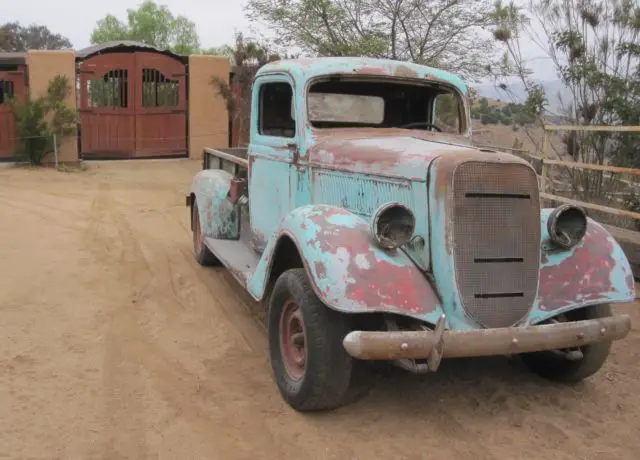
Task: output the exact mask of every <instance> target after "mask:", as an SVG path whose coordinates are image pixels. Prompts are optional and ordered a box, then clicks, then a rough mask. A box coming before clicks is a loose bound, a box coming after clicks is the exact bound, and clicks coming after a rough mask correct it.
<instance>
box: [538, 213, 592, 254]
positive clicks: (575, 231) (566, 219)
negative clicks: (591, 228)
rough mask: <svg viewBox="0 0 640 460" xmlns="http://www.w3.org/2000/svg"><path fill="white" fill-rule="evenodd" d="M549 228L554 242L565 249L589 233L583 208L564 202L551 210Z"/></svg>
mask: <svg viewBox="0 0 640 460" xmlns="http://www.w3.org/2000/svg"><path fill="white" fill-rule="evenodd" d="M547 230H548V231H549V237H550V238H551V242H552V243H554V244H555V245H557V246H559V247H561V248H563V249H571V248H572V247H574V246H575V245H577V244H578V243H580V241H582V239H583V238H584V235H585V234H586V233H587V215H586V214H585V212H584V210H582V208H579V207H577V206H573V205H570V204H563V205H562V206H558V207H557V208H556V209H554V210H553V211H551V215H549V220H548V221H547Z"/></svg>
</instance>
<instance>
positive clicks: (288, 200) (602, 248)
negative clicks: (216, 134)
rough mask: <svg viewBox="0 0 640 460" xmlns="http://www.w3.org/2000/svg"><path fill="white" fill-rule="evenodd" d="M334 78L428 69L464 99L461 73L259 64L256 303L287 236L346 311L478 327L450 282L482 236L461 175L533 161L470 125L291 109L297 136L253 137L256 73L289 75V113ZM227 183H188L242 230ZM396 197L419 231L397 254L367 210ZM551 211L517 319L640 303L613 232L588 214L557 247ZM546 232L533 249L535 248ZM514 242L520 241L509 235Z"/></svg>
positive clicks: (504, 184)
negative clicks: (423, 125) (380, 123)
mask: <svg viewBox="0 0 640 460" xmlns="http://www.w3.org/2000/svg"><path fill="white" fill-rule="evenodd" d="M331 74H366V75H374V76H389V77H397V78H412V79H415V78H420V79H425V80H430V81H438V82H446V83H447V84H450V85H453V86H454V87H455V88H457V89H458V90H459V91H460V93H461V94H463V95H468V88H467V86H466V85H464V83H462V81H461V80H459V79H458V78H457V77H455V76H453V75H451V74H449V73H447V72H443V71H440V70H437V69H432V68H428V67H424V66H418V65H415V64H409V63H398V62H393V61H380V60H375V59H367V58H326V59H302V60H294V61H283V62H279V63H271V64H268V65H266V66H264V67H262V68H261V69H260V71H259V72H258V75H257V77H256V78H257V84H256V85H255V86H254V95H253V97H254V102H253V108H252V110H253V113H252V121H251V136H252V138H251V146H250V148H249V156H248V164H249V169H250V174H249V176H250V179H249V195H250V213H251V235H250V237H251V238H250V240H251V242H250V244H251V246H252V247H253V248H254V249H255V250H256V251H257V252H258V253H261V257H260V260H259V262H258V263H257V267H256V269H255V271H254V272H253V273H252V274H251V275H249V277H248V278H247V284H246V287H247V290H248V291H249V292H250V293H251V294H252V295H253V296H254V297H255V298H256V299H262V297H263V295H264V294H265V290H266V286H267V282H268V280H269V274H270V270H271V268H272V266H273V263H274V260H273V257H274V254H275V250H276V248H277V247H278V246H277V245H278V242H279V241H280V240H281V239H282V238H290V239H291V240H292V241H293V243H294V244H295V245H296V247H297V249H298V251H299V253H300V255H301V257H302V259H303V263H304V265H305V268H306V270H307V273H308V274H309V277H310V280H311V282H312V285H313V288H314V291H315V293H316V294H317V295H318V297H319V298H320V299H321V300H322V301H323V302H324V303H326V304H327V305H328V306H329V307H331V308H334V309H336V310H338V311H342V312H348V313H371V312H388V313H397V314H401V315H406V316H410V317H413V318H417V319H420V320H423V321H426V322H428V323H431V324H435V323H436V321H437V320H438V318H439V317H440V315H441V314H442V313H445V314H446V315H447V327H448V328H449V329H459V330H470V329H479V328H482V327H483V326H482V325H481V324H480V323H479V320H476V319H474V316H473V315H470V314H469V312H468V311H467V310H465V305H464V302H463V300H462V299H463V296H462V294H461V290H460V288H459V285H458V282H459V280H458V279H457V278H456V277H457V276H458V273H457V272H456V257H455V256H456V254H455V251H456V246H455V245H456V244H457V245H464V244H467V245H471V244H472V243H474V240H473V232H470V233H469V235H468V238H467V237H466V236H465V235H466V234H465V235H463V236H465V238H467V239H465V238H458V239H456V238H454V236H455V235H454V233H453V232H454V224H455V222H454V217H452V216H453V211H454V209H456V208H455V207H456V203H454V202H453V198H452V193H453V187H454V176H455V171H456V168H458V167H459V166H460V165H461V164H463V163H465V162H476V163H479V164H489V163H490V164H492V165H496V164H498V165H500V164H504V165H514V164H516V165H524V166H526V167H529V166H528V163H527V162H526V161H524V160H522V159H520V158H518V157H516V156H514V155H510V154H507V153H499V152H486V151H480V150H478V149H476V148H474V147H473V146H472V145H471V139H470V134H471V131H470V130H469V132H468V133H466V134H463V135H451V134H445V133H435V132H428V131H419V130H416V131H407V130H406V129H398V128H340V129H337V128H333V129H315V128H311V127H310V126H308V125H305V124H304V123H301V122H300V119H297V120H296V121H297V123H296V136H295V137H293V138H277V137H272V136H264V135H261V134H259V133H258V131H257V126H256V125H257V123H256V120H257V115H258V109H257V107H258V103H257V102H258V99H257V98H258V92H257V91H256V90H255V88H258V87H259V84H260V81H261V80H260V79H262V81H288V82H290V83H291V84H292V86H293V88H294V109H295V112H296V113H298V114H300V113H304V111H305V97H304V94H305V90H306V85H307V84H308V82H309V80H310V79H312V78H315V77H317V76H325V75H331ZM467 109H468V107H467ZM467 116H468V113H467ZM496 177H498V179H496V181H495V182H492V183H487V184H485V183H484V182H478V183H477V184H476V185H477V187H478V188H479V190H478V191H479V192H482V191H483V190H485V188H486V190H489V191H491V190H494V191H495V190H499V191H501V192H505V193H506V192H508V191H509V190H510V189H511V188H517V187H516V186H517V185H518V183H517V182H518V180H517V179H514V178H513V177H509V176H508V175H506V174H503V175H501V176H500V175H499V174H498V175H496ZM526 177H528V176H526ZM230 180H231V176H230V175H229V173H226V172H224V171H202V172H200V173H199V174H198V175H197V176H196V178H195V180H194V185H193V187H192V191H193V193H195V194H196V199H197V200H198V204H199V208H200V213H201V216H200V217H201V222H202V224H203V232H204V234H205V235H206V236H208V237H211V238H225V239H236V238H238V236H239V235H238V232H239V219H238V217H239V216H238V213H237V212H236V209H235V208H234V207H233V205H232V204H231V203H230V202H229V200H228V199H227V193H228V191H229V183H230ZM469 180H470V181H471V179H469ZM469 183H471V182H469ZM526 187H528V188H529V189H530V191H531V193H530V195H531V196H530V197H529V198H528V199H530V200H533V201H529V202H528V203H529V205H530V206H532V207H535V209H536V210H537V209H539V207H538V191H537V185H535V186H529V185H526ZM531 187H536V188H535V189H532V188H531ZM388 201H394V202H401V203H402V204H403V205H405V206H407V207H408V208H410V209H412V211H413V212H414V214H415V217H416V230H415V236H416V237H419V238H418V239H416V240H415V242H414V243H412V244H410V245H408V246H407V247H406V248H403V249H402V250H397V251H384V250H382V249H380V248H378V247H377V246H376V245H375V243H374V242H373V241H372V239H371V237H370V234H369V231H370V230H369V221H370V219H371V217H372V213H373V210H375V209H376V208H378V207H379V206H380V205H381V204H382V202H388ZM534 201H535V203H534ZM201 203H202V206H201V207H200V204H201ZM479 203H481V202H480V201H479ZM534 205H535V206H534ZM469 209H470V210H471V211H473V210H474V209H478V208H473V207H471V208H467V210H469ZM549 213H550V210H543V211H542V212H541V214H540V219H539V220H540V225H541V227H540V228H541V229H542V233H541V235H539V234H538V230H537V222H538V214H537V211H536V213H535V216H533V213H532V214H531V216H532V219H533V220H532V221H529V222H528V223H531V222H533V226H532V227H531V228H534V229H535V231H534V230H531V231H527V232H525V231H524V230H523V233H526V234H527V235H529V236H531V238H529V239H528V246H527V247H528V249H527V251H528V255H529V256H528V257H529V258H528V261H529V262H531V261H533V260H535V262H533V264H534V265H533V270H532V271H531V270H530V271H529V272H528V273H529V274H531V273H533V275H532V276H530V277H529V281H530V282H529V284H528V285H529V286H533V288H532V289H531V290H530V291H529V292H530V294H531V299H532V302H531V304H530V306H529V300H525V301H523V302H522V304H523V305H524V307H525V309H524V310H523V311H524V312H525V313H523V314H524V316H523V318H522V320H521V322H520V323H519V324H536V323H538V322H540V321H544V320H545V319H548V318H549V317H552V316H554V315H557V314H558V313H561V312H563V311H567V310H571V309H575V308H580V307H583V306H585V305H589V304H596V303H613V302H627V301H631V300H633V298H634V297H635V288H634V283H633V276H632V273H631V269H630V266H629V263H628V261H627V259H626V257H625V255H624V253H623V252H622V249H621V248H620V246H619V245H618V243H617V242H616V241H615V240H614V239H613V237H612V236H611V235H610V234H609V233H608V232H607V231H606V230H605V229H604V228H603V227H602V226H600V225H599V224H597V223H596V222H594V221H592V220H589V228H588V231H587V234H586V236H585V240H584V241H583V242H582V243H581V244H580V245H578V246H577V247H575V248H573V249H571V250H569V251H557V250H550V249H549V248H548V234H547V232H546V220H547V219H548V216H549ZM507 214H508V213H507ZM468 215H470V214H468ZM498 215H500V213H498ZM513 215H514V213H511V214H509V215H506V216H503V217H501V218H500V219H498V220H500V222H495V225H496V226H500V225H505V224H506V223H509V224H513V222H512V221H513ZM527 215H529V214H527ZM503 221H504V222H503ZM523 225H524V224H523ZM505 228H509V227H508V226H507V225H505ZM511 228H514V227H513V226H512V227H511ZM516 228H517V227H516ZM522 228H524V227H522ZM505 235H506V233H505ZM538 237H539V238H540V251H539V252H537V251H536V248H535V244H533V245H532V244H531V242H532V241H533V242H534V243H535V242H536V241H537V239H538ZM243 238H244V236H243ZM505 238H506V237H505ZM477 241H479V240H475V242H477ZM498 246H499V245H497V246H496V247H498ZM510 247H512V248H515V250H516V251H517V250H518V247H517V244H513V241H511V245H510ZM538 255H539V262H538V258H537V257H538ZM534 256H535V258H534ZM538 265H539V271H538V273H537V275H538V276H539V278H536V277H535V275H536V267H537V266H538ZM230 269H231V270H232V271H234V270H237V268H234V267H230ZM429 272H431V274H432V275H433V276H431V274H429ZM494 278H496V277H494ZM496 279H497V278H496ZM516 281H518V280H516ZM536 281H537V282H538V284H537V289H536V284H535V282H536ZM516 284H517V283H516ZM525 303H526V305H525ZM503 306H504V303H503Z"/></svg>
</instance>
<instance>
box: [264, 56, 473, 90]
mask: <svg viewBox="0 0 640 460" xmlns="http://www.w3.org/2000/svg"><path fill="white" fill-rule="evenodd" d="M280 72H284V73H287V74H289V75H291V76H292V77H293V78H295V79H296V80H297V81H301V80H302V81H305V82H306V81H308V80H311V79H313V78H315V77H323V76H329V75H364V76H371V77H375V76H382V77H397V78H408V79H421V80H427V81H433V82H436V83H437V82H440V83H446V84H448V85H451V86H454V87H455V88H456V89H457V90H458V91H460V93H462V94H463V95H467V93H468V87H467V85H466V84H465V83H464V81H462V79H461V78H460V77H458V76H457V75H454V74H452V73H450V72H447V71H444V70H441V69H436V68H434V67H429V66H425V65H419V64H414V63H410V62H404V61H394V60H391V59H374V58H364V57H322V58H304V59H288V60H281V61H275V62H271V63H269V64H266V65H264V66H263V67H261V68H260V70H258V72H257V74H256V78H257V77H259V76H261V75H266V74H270V73H280Z"/></svg>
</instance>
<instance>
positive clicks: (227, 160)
mask: <svg viewBox="0 0 640 460" xmlns="http://www.w3.org/2000/svg"><path fill="white" fill-rule="evenodd" d="M247 152H248V149H247V148H222V149H211V148H205V149H204V151H203V155H202V169H224V170H225V171H228V172H229V173H231V174H233V175H235V176H237V177H241V178H246V177H247V173H248V166H249V164H248V161H247ZM204 243H205V245H206V246H207V247H208V248H209V249H210V250H211V252H213V254H214V255H215V256H216V257H217V258H218V259H219V260H220V262H222V264H223V265H224V266H226V267H227V268H228V269H229V271H230V273H231V274H232V275H233V276H234V277H235V278H236V279H237V280H238V281H239V282H240V283H241V284H242V285H243V286H245V285H246V281H247V278H248V277H249V276H250V275H251V274H252V273H253V271H254V270H255V268H256V265H257V264H258V261H259V260H260V254H259V253H258V252H256V250H255V249H254V248H253V246H252V244H251V226H250V224H249V216H248V215H247V212H246V209H243V210H242V212H241V213H240V238H239V239H238V240H219V239H214V238H205V241H204Z"/></svg>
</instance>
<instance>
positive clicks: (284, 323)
mask: <svg viewBox="0 0 640 460" xmlns="http://www.w3.org/2000/svg"><path fill="white" fill-rule="evenodd" d="M280 350H281V352H282V361H283V362H284V367H285V369H286V371H287V374H289V377H291V379H293V380H300V379H301V378H302V377H303V376H304V371H305V365H306V363H307V348H306V333H305V328H304V320H303V319H302V311H301V310H300V307H298V304H297V303H295V302H294V301H293V300H289V301H287V302H286V303H285V305H284V308H283V309H282V314H281V315H280Z"/></svg>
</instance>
